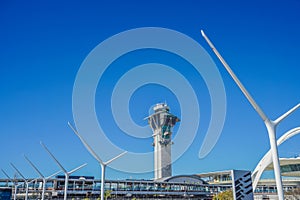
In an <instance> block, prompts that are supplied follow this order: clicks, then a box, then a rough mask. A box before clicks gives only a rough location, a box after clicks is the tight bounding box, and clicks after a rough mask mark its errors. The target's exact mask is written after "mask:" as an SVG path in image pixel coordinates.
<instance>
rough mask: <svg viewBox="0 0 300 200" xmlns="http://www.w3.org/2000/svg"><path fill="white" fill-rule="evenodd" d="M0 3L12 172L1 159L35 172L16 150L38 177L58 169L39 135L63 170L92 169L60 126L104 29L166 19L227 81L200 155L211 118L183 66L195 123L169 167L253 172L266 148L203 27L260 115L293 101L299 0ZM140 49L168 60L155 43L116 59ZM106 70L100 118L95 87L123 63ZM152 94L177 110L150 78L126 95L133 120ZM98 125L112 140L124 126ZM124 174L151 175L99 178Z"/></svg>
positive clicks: (5, 148)
mask: <svg viewBox="0 0 300 200" xmlns="http://www.w3.org/2000/svg"><path fill="white" fill-rule="evenodd" d="M0 5H1V6H0V24H1V31H0V44H1V45H0V52H1V53H0V77H1V78H0V94H1V98H0V112H1V114H0V141H1V152H0V167H1V168H3V169H4V170H6V171H7V172H8V173H9V174H13V170H12V169H11V167H10V166H9V163H10V162H13V163H14V164H15V165H16V166H17V167H18V168H19V169H20V171H21V172H23V173H24V175H25V176H27V177H35V176H36V174H35V173H34V171H33V170H32V169H31V168H30V166H28V164H27V163H26V161H25V159H24V158H23V154H24V153H25V154H26V155H27V156H28V157H29V158H30V159H31V160H32V161H33V162H34V163H35V164H36V165H37V166H39V168H40V170H41V171H42V172H44V173H45V174H46V175H48V174H51V173H52V172H55V171H57V169H58V167H57V166H56V165H55V163H54V162H53V161H52V160H51V158H50V157H49V156H48V155H47V153H46V152H45V151H44V150H43V149H42V147H41V146H40V144H39V142H40V141H43V142H44V143H45V144H46V145H47V146H48V148H49V149H50V150H52V151H53V153H54V154H55V155H56V156H57V158H58V159H59V160H60V161H61V162H62V164H63V165H64V166H65V168H67V169H72V168H75V167H76V166H78V165H80V164H82V163H84V162H87V163H88V166H87V167H85V168H83V169H82V170H81V171H80V172H78V174H86V175H94V176H96V177H99V175H100V172H99V171H100V169H99V166H98V165H97V162H96V161H94V159H93V158H92V157H91V156H90V155H89V154H88V152H87V151H86V150H85V148H84V147H83V145H82V144H81V143H80V141H79V140H78V139H77V138H76V136H75V135H74V134H73V133H72V132H71V130H70V129H69V127H68V126H67V122H68V121H73V115H72V90H73V84H74V81H75V78H76V74H77V72H78V70H79V68H80V66H81V63H82V62H83V60H84V59H85V58H86V56H87V55H88V54H89V53H90V51H91V50H92V49H93V48H95V47H96V46H97V45H98V44H99V43H100V42H102V41H104V40H106V39H107V38H109V37H110V36H112V35H115V34H117V33H119V32H122V31H125V30H129V29H133V28H139V27H149V26H151V27H164V28H169V29H173V30H176V31H179V32H182V33H184V34H186V35H188V36H189V37H191V38H193V39H194V40H195V41H197V42H198V43H199V44H200V45H202V46H203V47H204V48H205V49H206V50H207V52H208V53H209V54H210V55H211V57H212V58H213V60H214V61H215V63H216V64H217V67H218V69H219V71H220V74H221V76H222V78H223V82H224V85H225V90H226V96H227V113H226V120H225V125H224V128H223V131H222V134H221V137H220V139H219V141H218V143H217V144H216V146H215V148H214V149H213V150H212V151H211V152H210V154H209V155H208V156H206V157H205V158H203V159H199V158H198V151H199V148H200V146H201V144H202V141H203V138H204V133H205V131H206V129H207V127H208V122H209V119H210V102H209V94H208V91H207V88H206V87H205V84H204V83H203V81H202V80H201V77H200V76H194V73H193V71H192V70H191V69H188V70H187V71H185V72H183V73H184V74H185V75H186V77H187V79H190V80H191V83H192V84H193V86H194V87H195V88H196V90H197V97H198V98H199V101H200V102H201V120H202V121H201V122H200V127H201V129H200V130H199V132H198V134H197V136H196V139H195V140H194V141H193V143H192V145H191V146H190V148H189V149H188V150H187V151H186V152H185V154H184V155H183V156H182V157H181V158H180V159H179V160H177V161H176V162H175V163H174V164H173V174H194V173H201V172H208V171H219V170H225V169H246V170H253V169H254V168H255V166H256V164H257V163H258V161H259V160H260V158H261V157H262V156H263V155H264V153H265V152H267V151H268V149H269V143H268V136H267V131H266V129H265V127H264V124H263V122H262V121H261V119H260V118H259V116H258V115H257V114H256V112H255V111H254V110H253V108H252V107H251V106H250V104H249V103H248V102H247V100H246V99H245V97H244V96H243V95H242V93H241V92H240V91H239V89H238V88H237V86H236V85H235V83H234V82H233V81H232V79H231V78H230V77H229V75H228V74H227V72H226V71H225V70H224V69H223V67H222V65H221V64H220V63H219V62H218V60H217V59H216V57H215V56H214V55H213V53H212V52H211V50H210V48H209V47H208V45H207V44H206V43H205V41H204V39H203V38H202V37H201V34H200V30H201V29H204V30H205V31H206V33H207V35H208V36H209V37H210V38H211V40H212V41H213V42H214V44H215V45H216V47H217V48H218V50H219V51H220V53H221V54H222V55H223V57H224V58H225V59H226V60H227V62H228V63H229V64H230V66H231V67H232V69H233V70H234V71H235V73H236V74H237V76H238V77H239V78H240V80H241V81H242V82H243V83H244V85H245V86H246V88H247V89H248V90H249V91H250V93H251V94H252V95H253V97H254V98H255V99H256V100H257V102H258V104H259V105H260V106H261V107H262V109H263V110H264V111H265V113H266V114H267V115H268V116H270V117H271V118H277V117H278V116H279V115H281V114H282V113H284V112H285V111H287V110H288V109H290V108H291V107H293V106H294V105H296V104H297V103H299V102H300V92H299V86H300V79H299V77H300V68H299V66H300V61H299V59H298V57H299V52H300V51H299V49H300V38H299V35H300V23H299V18H300V13H299V9H300V1H298V0H288V1H263V2H262V1H243V2H241V1H226V2H225V1H185V2H183V1H156V0H155V1H151V2H150V1H149V2H143V1H127V2H126V3H125V2H124V1H89V2H83V1H82V2H80V1H76V2H73V1H69V2H68V1H66V2H64V3H62V2H60V1H43V2H40V1H26V2H17V1H16V2H14V1H1V3H0ZM147 55H148V56H149V55H151V56H152V57H151V59H152V58H155V59H156V60H157V61H158V62H159V61H160V60H163V59H171V61H170V63H169V64H170V65H172V59H176V58H172V56H170V55H167V54H166V53H164V52H159V51H153V52H150V54H147V53H145V52H144V54H143V52H136V54H135V55H128V56H129V57H127V60H126V58H125V59H124V60H121V61H120V62H122V63H125V65H128V69H129V68H130V66H131V65H132V63H134V62H135V59H140V60H142V61H143V60H145V62H146V61H147V59H148V57H147ZM130 56H131V57H130ZM168 56H169V57H168ZM166 57H167V58H166ZM151 59H150V60H151ZM174 63H175V62H174ZM172 67H175V66H172ZM110 70H111V71H107V73H106V77H105V76H104V78H103V82H102V85H101V83H100V85H99V87H98V89H97V94H96V97H95V98H96V109H97V111H99V113H97V114H98V115H99V116H101V115H106V116H107V115H109V110H108V109H107V107H105V106H104V107H103V109H101V108H102V107H101V104H100V103H99V102H101V101H107V99H106V98H107V97H106V98H103V99H104V100H103V99H102V98H101V94H102V92H105V91H109V90H111V89H112V84H113V80H114V79H116V78H117V77H118V76H121V73H122V72H123V71H124V69H119V68H118V67H117V66H115V68H113V66H112V68H111V69H110ZM114 70H116V71H114ZM115 74H117V75H115ZM114 75H115V76H114ZM100 86H101V87H100ZM153 92H156V94H153ZM158 101H167V102H168V104H169V105H170V106H171V112H172V113H174V114H176V115H178V116H180V113H181V112H180V108H179V105H178V101H177V100H176V98H175V96H174V94H172V93H171V92H170V91H169V90H168V89H166V88H163V87H161V86H157V85H152V86H151V85H148V86H145V87H143V88H140V89H139V90H137V91H136V92H135V93H134V95H133V96H132V98H131V104H130V105H131V107H130V112H131V115H132V118H133V120H134V121H135V122H136V123H137V124H140V125H145V121H143V120H142V118H143V117H144V116H147V115H148V110H149V107H150V106H151V105H153V104H154V103H157V102H158ZM132 105H135V106H136V107H134V108H133V106H132ZM104 108H106V109H104ZM299 119H300V110H299V111H297V112H296V113H294V114H293V115H292V116H290V117H289V118H288V119H286V121H284V122H283V123H282V124H281V125H280V126H279V127H278V135H277V136H278V137H279V136H280V135H282V134H283V133H284V132H286V131H287V130H289V129H291V128H294V127H296V126H299V125H300V120H299ZM178 125H180V124H178ZM178 125H177V126H178ZM103 126H104V128H105V130H106V131H107V132H113V133H114V135H112V136H111V138H110V139H111V140H112V141H114V142H115V143H118V144H120V145H121V142H120V139H119V138H120V137H119V135H118V134H122V132H121V131H120V130H118V128H117V127H116V126H115V125H114V122H113V121H112V119H111V118H109V117H108V119H107V120H104V121H103ZM175 132H176V129H175ZM299 142H300V136H299V137H298V136H296V137H294V138H293V139H291V140H289V141H287V142H286V143H285V144H283V145H282V146H281V147H280V148H279V153H280V155H281V156H285V157H287V156H289V157H291V156H294V155H296V154H299V153H300V147H299ZM122 145H123V148H124V149H126V150H130V151H135V152H147V151H151V139H149V140H145V141H142V142H141V143H139V140H132V141H131V140H129V139H128V141H127V140H122ZM147 145H148V146H147ZM0 177H4V176H3V175H2V174H1V175H0ZM130 177H132V178H152V177H153V175H152V173H147V174H132V173H123V172H120V171H116V170H113V169H108V171H107V178H112V179H115V178H130Z"/></svg>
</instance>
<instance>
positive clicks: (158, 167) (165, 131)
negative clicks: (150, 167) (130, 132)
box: [148, 104, 179, 180]
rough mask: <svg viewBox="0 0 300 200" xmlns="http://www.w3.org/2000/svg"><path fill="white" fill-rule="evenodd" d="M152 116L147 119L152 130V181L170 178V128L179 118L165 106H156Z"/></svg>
mask: <svg viewBox="0 0 300 200" xmlns="http://www.w3.org/2000/svg"><path fill="white" fill-rule="evenodd" d="M153 109H154V114H152V115H150V116H149V117H148V123H149V125H150V127H151V128H152V130H153V146H154V179H155V180H157V179H160V178H164V177H169V176H172V155H171V145H172V127H173V126H174V125H175V123H176V122H178V121H179V118H178V117H176V116H175V115H173V114H171V113H170V112H169V107H168V106H167V105H166V104H157V105H156V106H155V107H154V108H153Z"/></svg>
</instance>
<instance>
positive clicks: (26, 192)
mask: <svg viewBox="0 0 300 200" xmlns="http://www.w3.org/2000/svg"><path fill="white" fill-rule="evenodd" d="M10 165H11V166H12V167H13V168H14V169H15V170H16V172H17V173H18V174H19V175H20V176H21V177H22V179H23V180H24V182H25V200H27V199H28V190H29V184H30V183H32V182H34V181H36V179H33V180H31V181H28V179H26V178H25V176H24V175H23V174H22V173H21V172H20V170H18V168H17V167H16V166H15V165H14V164H12V163H10Z"/></svg>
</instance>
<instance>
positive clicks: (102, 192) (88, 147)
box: [68, 122, 127, 200]
mask: <svg viewBox="0 0 300 200" xmlns="http://www.w3.org/2000/svg"><path fill="white" fill-rule="evenodd" d="M68 125H69V126H70V128H71V129H72V130H73V132H74V133H75V134H76V135H77V137H78V138H79V139H80V141H81V142H82V143H83V145H84V146H85V148H86V149H87V150H88V151H89V152H90V154H91V155H92V156H93V157H94V158H95V159H96V160H97V161H98V163H99V164H100V166H101V190H100V195H101V200H104V184H105V169H106V166H107V165H108V164H110V163H111V162H113V161H114V160H116V159H118V158H120V157H121V156H123V155H124V154H126V153H127V151H125V152H123V153H121V154H119V155H118V156H116V157H114V158H112V159H110V160H109V161H106V162H103V161H102V160H101V158H100V157H99V156H98V155H97V154H96V153H95V151H94V150H93V149H92V148H91V147H90V145H89V144H88V143H87V142H86V141H85V140H84V139H83V137H81V135H80V134H79V133H78V132H77V130H76V129H75V128H74V127H73V126H72V125H71V124H70V122H68Z"/></svg>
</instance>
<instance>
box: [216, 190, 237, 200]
mask: <svg viewBox="0 0 300 200" xmlns="http://www.w3.org/2000/svg"><path fill="white" fill-rule="evenodd" d="M213 200H233V192H232V190H226V191H224V192H220V193H219V194H216V195H214V197H213Z"/></svg>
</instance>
